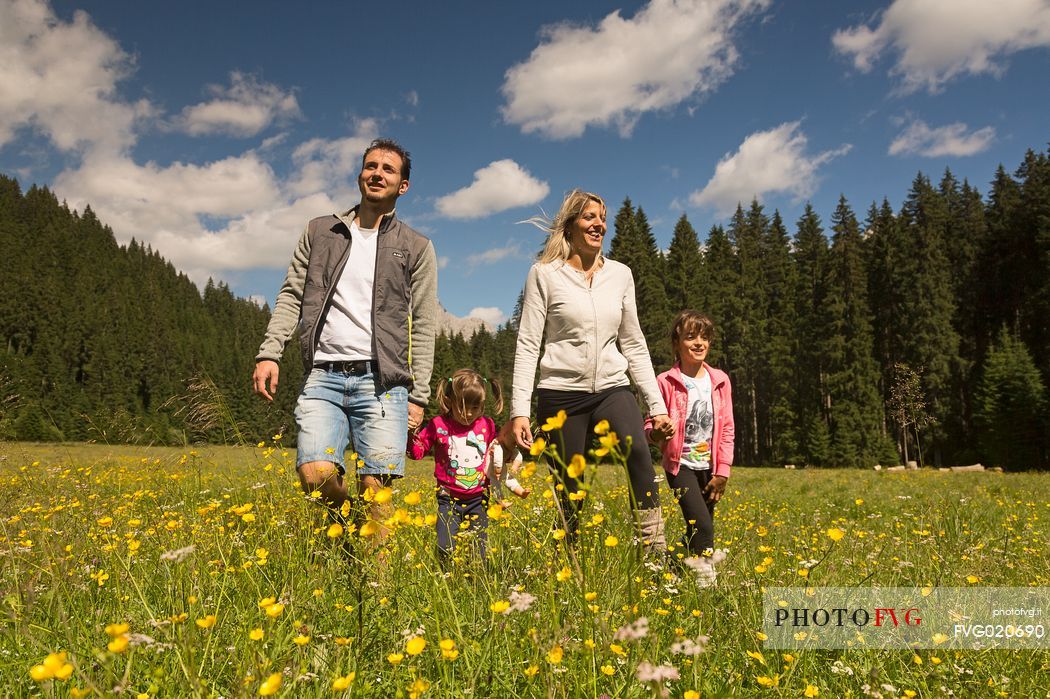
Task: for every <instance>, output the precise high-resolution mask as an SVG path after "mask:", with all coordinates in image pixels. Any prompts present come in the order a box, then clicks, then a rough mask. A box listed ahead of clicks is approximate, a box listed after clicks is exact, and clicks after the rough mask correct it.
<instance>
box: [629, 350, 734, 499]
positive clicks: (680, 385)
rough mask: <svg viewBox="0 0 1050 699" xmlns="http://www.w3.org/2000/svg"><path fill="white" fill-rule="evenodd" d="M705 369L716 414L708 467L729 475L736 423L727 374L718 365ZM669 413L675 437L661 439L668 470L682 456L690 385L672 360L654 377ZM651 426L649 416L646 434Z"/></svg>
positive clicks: (673, 469)
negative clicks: (688, 385)
mask: <svg viewBox="0 0 1050 699" xmlns="http://www.w3.org/2000/svg"><path fill="white" fill-rule="evenodd" d="M704 369H706V370H707V373H708V374H710V375H711V407H712V410H713V412H714V414H715V425H714V431H713V434H712V438H711V441H712V444H711V470H712V472H713V474H714V475H716V476H725V477H726V478H729V468H730V466H732V465H733V438H734V437H735V436H736V427H735V425H734V423H733V394H732V389H731V388H730V385H729V375H728V374H726V373H725V372H724V371H721V370H720V369H715V368H714V367H712V366H708V364H707V363H706V362H704ZM656 383H657V384H658V385H659V387H660V394H661V395H662V396H663V399H664V404H665V405H666V406H667V411H668V415H669V416H670V418H671V422H673V423H674V428H675V429H674V437H672V438H671V439H669V440H667V441H666V442H664V445H663V456H664V458H663V466H664V470H665V471H667V472H668V473H670V474H672V475H675V474H677V473H678V459H679V458H681V456H682V444H683V442H684V441H685V419H686V413H687V411H688V408H689V389H687V388H686V387H685V383H684V382H683V381H682V372H681V370H680V369H679V368H678V364H675V365H674V366H673V367H671V368H670V369H669V370H667V371H665V372H664V373H662V374H660V375H659V376H657V377H656ZM652 429H653V421H652V418H650V419H647V420H646V421H645V434H646V436H648V435H649V434H650V432H652Z"/></svg>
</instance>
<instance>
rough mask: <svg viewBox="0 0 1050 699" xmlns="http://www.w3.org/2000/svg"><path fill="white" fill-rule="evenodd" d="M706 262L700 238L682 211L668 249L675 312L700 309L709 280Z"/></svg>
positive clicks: (670, 299) (669, 284)
mask: <svg viewBox="0 0 1050 699" xmlns="http://www.w3.org/2000/svg"><path fill="white" fill-rule="evenodd" d="M702 265H703V258H702V256H701V254H700V240H699V239H698V238H697V236H696V230H694V229H693V226H692V224H691V223H689V219H688V218H686V216H685V214H682V216H681V218H679V219H678V223H676V224H675V226H674V235H673V237H672V238H671V246H670V247H669V248H668V250H667V265H666V270H667V272H666V275H665V283H666V289H667V302H668V306H669V308H670V310H671V311H672V314H673V313H675V312H677V311H681V310H683V309H686V308H692V309H696V310H699V309H700V307H701V306H702V301H701V299H702V298H703V296H704V293H703V289H702V287H703V285H704V284H706V283H708V280H706V279H705V278H704V276H703V274H702V273H701V266H702Z"/></svg>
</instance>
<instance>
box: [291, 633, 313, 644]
mask: <svg viewBox="0 0 1050 699" xmlns="http://www.w3.org/2000/svg"><path fill="white" fill-rule="evenodd" d="M309 642H310V637H309V636H307V635H305V634H299V635H298V636H296V637H295V638H293V639H292V643H294V644H295V645H297V646H305V645H306V644H307V643H309Z"/></svg>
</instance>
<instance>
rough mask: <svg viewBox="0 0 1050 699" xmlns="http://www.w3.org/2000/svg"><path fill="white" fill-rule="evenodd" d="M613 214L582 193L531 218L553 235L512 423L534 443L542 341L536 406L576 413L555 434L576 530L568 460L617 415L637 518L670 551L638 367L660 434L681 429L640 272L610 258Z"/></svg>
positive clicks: (567, 508) (645, 534) (519, 363)
mask: <svg viewBox="0 0 1050 699" xmlns="http://www.w3.org/2000/svg"><path fill="white" fill-rule="evenodd" d="M605 215H606V209H605V202H604V201H602V199H601V197H599V196H598V195H596V194H591V193H589V192H581V191H580V190H574V191H572V192H570V193H569V195H568V196H566V197H565V201H564V202H562V205H561V209H560V210H559V211H558V215H557V216H556V217H555V218H554V221H553V222H548V221H546V220H544V219H532V220H531V221H530V222H531V223H534V224H536V225H537V226H539V227H540V228H542V229H544V230H546V231H547V232H548V234H549V237H548V239H547V244H546V246H545V248H544V250H543V252H542V253H541V254H540V258H539V261H538V262H537V263H536V264H534V265H533V266H532V269H530V270H529V276H528V279H527V280H526V282H525V295H524V299H523V303H522V311H521V321H520V323H519V325H518V345H517V351H516V352H515V356H514V388H513V392H512V400H511V421H510V423H508V426H507V428H506V429H509V430H510V431H511V432H512V434H513V438H514V440H515V441H516V442H517V444H518V445H519V446H520V447H522V448H525V449H528V448H529V447H530V446H531V445H532V431H531V429H530V427H529V413H530V410H529V408H530V404H531V401H532V389H533V380H534V378H533V377H534V376H535V375H536V363H537V360H538V358H539V355H540V346H541V344H542V345H543V346H544V352H543V360H542V361H540V363H539V364H540V380H539V384H538V385H537V387H536V388H537V390H536V393H537V398H538V401H537V407H536V413H537V419H538V421H539V422H540V423H541V424H543V423H544V422H545V421H547V420H548V419H549V418H552V417H554V416H556V415H558V413H559V411H562V410H564V411H565V414H566V419H565V422H564V423H563V424H562V426H561V428H560V430H558V431H557V432H553V433H552V434H551V435H550V437H551V438H552V441H553V444H554V445H555V446H557V447H558V456H559V457H560V461H561V462H562V463H558V464H554V466H553V467H554V468H555V470H556V472H557V476H558V478H559V480H560V482H561V483H562V484H563V485H564V488H563V489H562V490H560V498H561V502H562V509H563V513H564V515H565V523H566V529H567V530H568V532H569V534H570V535H571V536H572V535H575V533H576V530H577V522H578V516H577V515H578V511H579V504H578V502H579V501H578V500H575V499H573V498H571V497H569V496H570V495H571V494H573V493H575V492H577V491H578V490H579V482H578V481H577V480H576V479H575V478H572V477H570V476H569V475H568V474H567V473H566V469H565V464H568V463H569V462H570V461H571V459H572V457H573V456H574V455H576V454H581V455H585V454H586V452H587V449H588V447H589V446H590V445H591V443H592V440H593V439H594V427H595V425H596V424H598V423H599V422H601V421H602V420H607V421H608V423H609V429H610V431H612V432H615V433H616V435H617V436H618V437H619V442H620V444H622V445H626V442H627V438H628V437H630V438H631V447H630V450H629V451H628V453H627V469H628V472H629V475H630V481H631V499H632V506H633V507H634V510H635V519H636V523H637V526H638V528H639V530H640V537H641V540H642V542H643V545H644V546H645V549H646V552H647V553H648V552H650V551H651V552H656V553H658V554H660V555H662V554H663V552H664V550H665V546H666V540H665V537H664V521H663V515H662V513H661V510H660V496H659V491H658V486H657V483H656V478H655V473H654V471H653V464H652V458H651V456H650V454H649V447H648V445H647V442H646V436H645V431H644V429H643V425H642V416H641V413H640V412H639V410H638V404H637V402H636V401H635V398H634V394H633V393H632V392H631V390H630V382H629V381H628V378H627V373H628V371H629V372H630V374H631V378H633V379H634V382H635V383H636V384H637V385H638V387H639V389H640V390H641V393H642V395H643V397H644V399H645V403H646V405H647V407H648V410H649V414H650V417H651V419H652V427H653V431H654V432H655V433H656V434H657V435H665V438H670V437H671V436H672V435H673V434H674V426H673V425H672V423H671V420H670V418H668V416H667V408H666V407H665V406H664V402H663V398H662V397H661V396H660V391H659V389H658V388H657V385H656V375H655V374H654V372H653V365H652V360H651V359H650V358H649V349H648V347H647V346H646V344H645V337H644V336H643V335H642V330H641V327H640V326H639V324H638V312H637V309H636V306H635V298H634V277H633V276H632V275H631V270H630V268H629V267H627V266H626V265H624V264H621V263H619V262H615V261H613V260H608V259H606V258H605V257H604V256H603V255H602V240H603V239H604V237H605V232H606V227H605ZM617 341H619V343H620V348H622V353H621V349H617V346H616V343H617Z"/></svg>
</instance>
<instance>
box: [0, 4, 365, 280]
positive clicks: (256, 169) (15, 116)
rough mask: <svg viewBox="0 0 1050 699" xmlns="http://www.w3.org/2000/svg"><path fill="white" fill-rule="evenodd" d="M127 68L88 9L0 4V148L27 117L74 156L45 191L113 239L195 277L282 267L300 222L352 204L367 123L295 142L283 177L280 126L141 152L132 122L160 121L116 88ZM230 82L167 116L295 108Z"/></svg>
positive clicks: (192, 121) (251, 81)
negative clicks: (182, 150)
mask: <svg viewBox="0 0 1050 699" xmlns="http://www.w3.org/2000/svg"><path fill="white" fill-rule="evenodd" d="M133 68H134V65H133V62H132V61H131V59H130V58H129V56H128V55H127V54H126V53H125V52H124V51H123V50H122V49H121V48H120V46H119V45H118V44H117V43H116V42H115V41H114V40H113V39H112V38H110V37H109V36H107V35H106V34H104V33H103V32H102V31H101V30H99V29H98V28H97V27H95V26H94V25H93V24H92V23H91V20H90V19H89V17H88V16H87V14H85V13H84V12H79V11H78V12H76V13H75V15H74V17H73V20H72V21H71V22H63V21H60V20H59V19H58V18H56V17H55V15H54V13H53V12H52V11H51V9H50V8H49V6H48V5H46V4H45V3H43V2H40V1H38V0H0V147H2V146H3V145H4V144H5V143H7V142H10V141H11V140H12V139H14V138H15V133H16V131H18V130H19V129H22V128H26V127H31V128H34V129H37V130H38V131H39V132H40V133H41V134H43V135H44V136H46V137H47V138H48V139H49V140H50V142H51V143H52V144H53V145H54V146H55V147H56V148H58V149H61V150H63V151H67V152H70V153H71V155H72V156H73V157H71V158H70V165H69V166H68V167H67V169H65V170H64V171H63V172H61V173H60V174H59V175H58V176H57V177H56V178H55V179H54V182H53V186H52V189H53V190H54V191H55V193H56V194H57V195H58V197H59V198H60V199H63V200H65V201H67V202H68V203H69V205H70V206H71V207H73V208H76V209H81V210H82V209H83V208H84V207H85V206H87V205H88V204H90V206H91V208H92V209H93V210H94V211H95V213H96V214H97V215H98V217H99V219H100V220H102V221H104V222H105V223H106V224H107V225H109V226H110V227H112V229H113V231H114V234H115V235H116V238H117V240H118V241H120V242H122V243H126V242H127V241H129V240H131V239H132V238H135V239H137V240H139V241H140V242H142V243H144V244H148V245H150V246H152V247H153V249H154V250H157V251H159V252H160V253H161V254H162V255H163V256H164V257H165V258H167V259H168V260H169V261H171V263H172V264H174V265H175V266H176V267H177V268H179V269H180V270H183V271H185V272H186V273H187V274H189V275H190V277H191V278H192V279H193V280H194V281H196V282H198V283H203V282H204V281H206V280H207V279H208V278H209V277H216V278H221V276H222V273H223V272H224V271H234V270H244V269H254V268H276V269H283V268H284V267H285V266H286V265H287V264H288V259H289V256H290V253H291V251H292V249H293V247H294V246H295V242H296V240H297V238H298V236H299V233H300V232H301V231H302V229H303V224H304V223H305V222H306V221H307V220H309V219H310V218H312V217H314V216H317V215H320V214H323V213H326V212H335V211H338V210H340V209H343V208H346V207H347V206H349V205H350V204H351V203H353V202H356V201H357V197H358V192H357V187H356V183H355V182H354V177H353V175H354V174H355V173H356V172H357V170H358V168H359V166H360V162H361V155H362V153H363V152H364V149H365V147H366V146H367V144H368V143H369V142H370V141H371V139H372V138H374V137H375V135H376V134H377V133H378V124H377V123H376V122H375V121H373V120H360V121H358V122H357V123H356V124H355V126H354V129H353V132H352V133H351V134H349V135H348V136H346V137H345V138H338V139H333V140H322V139H313V140H310V141H307V142H305V143H302V144H300V145H299V146H298V147H296V148H295V149H294V151H293V154H292V166H293V167H292V168H291V170H290V172H289V173H288V174H287V176H285V177H283V178H282V177H279V176H278V175H277V174H276V173H275V170H274V168H273V167H272V166H271V164H270V162H269V161H268V158H272V157H277V156H276V153H275V152H276V149H275V148H274V146H276V145H277V144H278V143H280V142H281V140H282V139H285V138H287V137H286V136H284V135H278V136H275V137H272V138H269V139H266V140H265V141H264V142H263V144H262V146H261V147H260V148H259V149H257V150H247V151H245V152H243V153H240V154H234V155H230V156H228V157H224V158H219V159H216V160H213V161H210V162H203V163H186V162H174V163H170V164H158V163H156V162H147V163H145V164H141V163H138V162H136V161H135V160H134V159H133V157H132V150H131V146H133V145H134V144H135V143H136V141H137V139H138V137H139V132H138V131H137V129H138V128H140V127H142V126H144V125H149V124H150V123H152V124H153V125H155V126H158V127H160V126H162V124H161V123H160V122H159V120H156V121H154V122H147V121H145V119H144V117H147V116H155V112H154V109H153V107H152V106H151V105H150V104H149V103H148V102H145V101H140V102H136V103H130V102H128V101H127V100H125V99H124V98H122V97H121V96H120V95H119V94H118V93H117V89H116V88H117V84H118V83H119V81H120V80H122V79H124V78H125V77H127V76H128V75H129V74H130V73H131V71H132V70H133ZM230 80H231V84H230V86H229V87H228V88H214V87H213V88H211V90H212V93H213V96H214V97H215V99H214V100H213V101H212V102H209V103H206V104H200V105H196V106H193V107H190V108H188V109H186V110H185V111H183V112H182V113H181V115H180V116H179V117H177V118H176V119H175V120H174V121H175V122H176V123H179V124H181V125H182V126H183V127H184V128H186V129H187V130H191V131H195V132H197V133H203V132H206V131H208V130H216V131H221V130H227V131H232V132H236V133H242V134H249V133H256V132H258V131H259V130H260V129H262V128H264V127H265V126H267V125H269V124H271V123H273V122H275V121H280V120H282V119H287V118H291V117H293V116H297V115H298V105H297V104H296V102H295V98H294V95H292V94H291V93H286V92H283V91H281V90H280V89H278V88H275V87H274V86H272V85H266V84H263V83H260V82H259V81H258V80H256V79H255V78H251V77H246V76H244V75H242V74H238V73H234V74H232V75H231V79H230ZM170 125H171V124H170V123H169V124H168V126H169V127H170Z"/></svg>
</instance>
